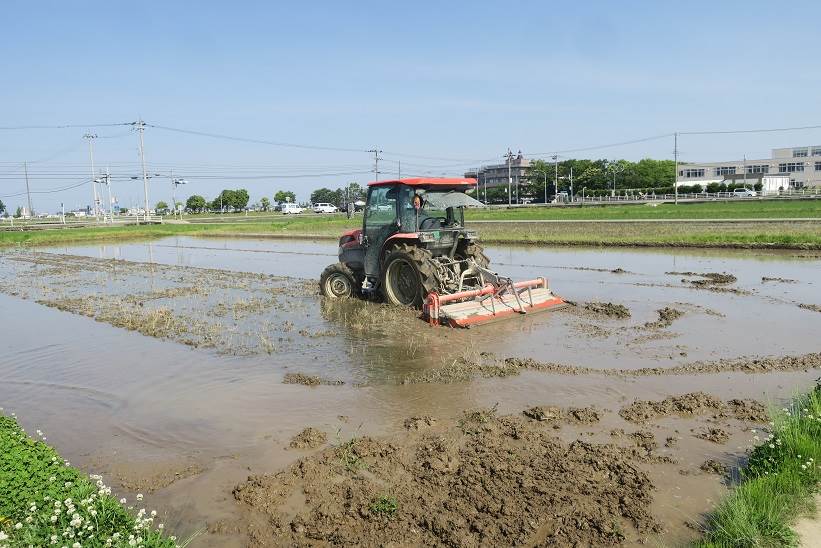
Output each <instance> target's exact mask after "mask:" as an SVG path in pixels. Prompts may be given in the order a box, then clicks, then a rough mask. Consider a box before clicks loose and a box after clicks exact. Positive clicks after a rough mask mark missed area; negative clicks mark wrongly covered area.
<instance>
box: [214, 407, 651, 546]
mask: <svg viewBox="0 0 821 548" xmlns="http://www.w3.org/2000/svg"><path fill="white" fill-rule="evenodd" d="M551 431H552V430H551V429H550V428H545V426H544V424H543V423H542V422H541V421H538V420H528V419H527V418H525V417H524V416H502V417H497V416H496V415H495V413H494V412H493V410H480V411H474V412H467V413H465V416H464V418H463V419H462V420H461V421H460V422H459V424H458V425H455V426H451V427H449V428H444V429H441V430H439V431H436V432H428V431H425V432H422V433H413V434H409V435H407V436H404V437H403V438H402V439H401V440H398V441H394V440H381V439H374V438H369V437H364V438H354V439H351V440H349V441H347V442H345V443H341V444H338V445H336V446H334V447H331V448H328V449H325V450H323V451H321V452H319V453H318V454H315V455H312V456H309V457H306V458H303V459H301V460H300V461H299V462H297V463H296V464H294V465H293V466H291V467H290V468H288V469H287V470H285V471H283V472H280V473H276V474H268V475H254V476H250V477H248V479H247V480H246V481H245V482H243V483H241V484H240V485H238V486H237V487H236V488H235V489H234V497H235V498H236V500H237V501H239V502H240V503H242V504H243V505H245V506H246V507H247V508H248V509H249V510H250V511H251V513H252V515H258V516H259V517H260V518H261V519H257V520H255V523H257V524H258V526H256V527H255V528H254V529H253V531H252V534H251V536H250V542H249V544H250V545H251V546H267V545H270V544H278V545H314V544H317V543H320V544H335V545H369V546H375V545H393V546H398V545H448V546H489V545H495V546H501V545H505V546H511V545H522V544H526V545H543V546H547V545H551V546H556V545H561V546H565V545H577V546H591V545H595V546H614V545H621V544H625V543H630V544H633V543H635V542H638V541H640V540H641V539H644V538H646V537H647V536H648V535H650V534H653V533H656V532H658V531H660V530H661V526H660V524H659V523H657V522H656V520H655V519H654V518H653V515H652V512H651V504H652V500H653V493H654V487H653V485H652V483H651V481H650V479H649V478H648V476H647V474H646V473H645V472H643V471H641V470H640V469H639V468H637V467H636V466H635V465H634V464H632V462H631V460H632V459H631V456H630V454H629V452H627V451H625V450H624V448H622V447H618V446H615V445H612V444H594V443H587V442H584V441H574V442H571V443H566V442H564V441H562V440H560V439H559V438H556V437H554V436H553V434H551ZM211 528H212V530H220V529H221V527H220V525H219V524H212V525H211Z"/></svg>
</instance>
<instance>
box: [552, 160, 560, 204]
mask: <svg viewBox="0 0 821 548" xmlns="http://www.w3.org/2000/svg"><path fill="white" fill-rule="evenodd" d="M553 161H554V162H555V164H556V180H555V182H554V184H553V188H554V190H555V191H556V196H555V199H556V200H558V199H559V155H558V154H554V155H553Z"/></svg>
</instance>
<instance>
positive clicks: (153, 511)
mask: <svg viewBox="0 0 821 548" xmlns="http://www.w3.org/2000/svg"><path fill="white" fill-rule="evenodd" d="M799 456H800V455H799ZM151 517H152V518H155V517H157V511H156V510H151Z"/></svg>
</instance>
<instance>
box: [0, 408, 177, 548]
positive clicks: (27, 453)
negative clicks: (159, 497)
mask: <svg viewBox="0 0 821 548" xmlns="http://www.w3.org/2000/svg"><path fill="white" fill-rule="evenodd" d="M143 512H144V511H143ZM143 512H140V513H138V514H137V515H132V514H131V513H129V512H128V511H127V510H126V509H125V508H124V507H123V505H121V504H120V502H119V501H117V500H116V499H115V498H114V497H112V496H111V490H110V489H109V488H108V487H106V486H105V485H104V484H103V483H102V479H101V478H100V477H99V476H86V475H84V474H82V473H81V472H80V471H79V470H77V469H76V468H72V467H71V466H68V465H67V463H65V462H64V461H63V459H62V458H60V456H59V455H58V454H57V452H56V451H55V450H54V449H53V448H52V447H50V446H49V445H47V444H46V443H45V442H44V441H42V440H35V439H32V437H30V436H29V435H28V434H26V432H24V431H23V429H22V428H21V427H20V425H19V424H17V421H16V420H15V419H14V418H13V417H8V416H4V415H0V533H2V534H0V547H3V548H5V547H9V548H12V547H14V548H17V547H27V546H49V545H51V544H55V543H52V540H56V541H57V542H56V545H57V546H72V545H74V543H78V544H79V545H80V546H82V547H83V548H89V547H102V546H112V545H113V546H128V545H129V538H130V537H131V536H132V535H133V538H134V540H135V541H136V540H137V539H138V538H142V544H140V545H141V546H146V547H152V548H171V547H174V546H176V541H175V539H174V538H173V537H166V536H164V535H163V533H162V531H160V530H159V529H160V526H159V525H156V526H155V524H154V523H153V522H154V518H153V517H152V516H151V515H150V514H147V515H146V514H144V513H143ZM109 539H111V540H112V542H111V544H107V541H108V540H109Z"/></svg>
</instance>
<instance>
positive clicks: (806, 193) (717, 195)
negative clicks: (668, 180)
mask: <svg viewBox="0 0 821 548" xmlns="http://www.w3.org/2000/svg"><path fill="white" fill-rule="evenodd" d="M802 198H806V199H819V198H821V188H807V189H796V190H782V191H777V192H756V195H755V196H744V195H740V194H735V193H733V192H695V193H679V194H678V195H676V194H652V193H650V194H641V193H638V192H636V193H630V194H622V195H616V196H609V195H608V196H585V195H582V194H576V195H575V196H573V199H572V200H567V201H559V202H550V203H548V204H545V203H529V204H513V205H512V206H510V205H508V204H489V205H490V206H491V207H544V206H546V205H547V206H563V205H583V204H610V203H651V202H659V203H661V202H674V201H676V200H678V201H679V202H707V201H716V200H790V199H802Z"/></svg>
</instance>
